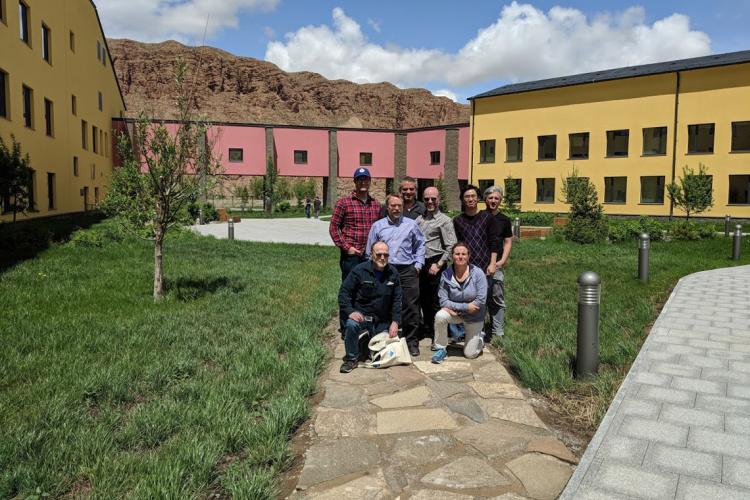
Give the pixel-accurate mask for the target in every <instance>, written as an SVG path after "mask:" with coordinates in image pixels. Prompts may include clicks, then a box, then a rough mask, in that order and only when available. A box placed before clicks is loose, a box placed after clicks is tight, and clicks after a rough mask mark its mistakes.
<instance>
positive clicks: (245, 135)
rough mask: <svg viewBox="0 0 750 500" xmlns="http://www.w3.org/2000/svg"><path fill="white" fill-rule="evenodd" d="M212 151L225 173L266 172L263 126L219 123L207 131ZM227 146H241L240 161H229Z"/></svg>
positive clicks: (264, 131) (251, 173)
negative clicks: (211, 143)
mask: <svg viewBox="0 0 750 500" xmlns="http://www.w3.org/2000/svg"><path fill="white" fill-rule="evenodd" d="M208 140H209V142H213V145H214V147H213V151H214V154H215V155H216V156H217V158H219V159H220V161H221V164H222V166H223V167H224V173H225V174H227V175H263V174H265V173H266V130H265V128H263V127H237V126H233V125H219V126H216V127H211V128H210V129H209V131H208ZM229 148H242V161H241V162H230V161H229Z"/></svg>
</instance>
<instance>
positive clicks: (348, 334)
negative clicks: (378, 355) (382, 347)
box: [344, 319, 389, 361]
mask: <svg viewBox="0 0 750 500" xmlns="http://www.w3.org/2000/svg"><path fill="white" fill-rule="evenodd" d="M388 326H389V325H388V324H387V323H379V324H373V323H372V322H370V321H363V322H362V323H358V322H356V321H354V320H353V319H347V320H346V322H345V323H344V347H345V348H346V354H345V355H344V360H347V359H349V360H352V361H353V360H355V359H358V360H362V359H367V357H368V355H369V347H368V345H367V344H368V343H369V342H370V338H372V336H373V335H375V334H376V333H380V332H383V331H388ZM363 334H364V335H363Z"/></svg>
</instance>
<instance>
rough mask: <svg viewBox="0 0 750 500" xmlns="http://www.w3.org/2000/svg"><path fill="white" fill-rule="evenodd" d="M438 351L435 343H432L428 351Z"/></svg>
mask: <svg viewBox="0 0 750 500" xmlns="http://www.w3.org/2000/svg"><path fill="white" fill-rule="evenodd" d="M438 349H440V348H439V347H438V346H436V345H435V342H433V343H432V345H431V346H430V350H431V351H432V352H435V351H437V350H438Z"/></svg>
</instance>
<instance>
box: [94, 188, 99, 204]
mask: <svg viewBox="0 0 750 500" xmlns="http://www.w3.org/2000/svg"><path fill="white" fill-rule="evenodd" d="M98 204H99V188H98V187H96V186H94V205H98Z"/></svg>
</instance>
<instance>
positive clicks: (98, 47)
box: [96, 40, 102, 61]
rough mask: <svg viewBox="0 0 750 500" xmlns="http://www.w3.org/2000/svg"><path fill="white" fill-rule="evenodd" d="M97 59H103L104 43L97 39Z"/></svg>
mask: <svg viewBox="0 0 750 500" xmlns="http://www.w3.org/2000/svg"><path fill="white" fill-rule="evenodd" d="M96 60H97V61H101V60H102V43H101V42H100V41H99V40H97V41H96Z"/></svg>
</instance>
